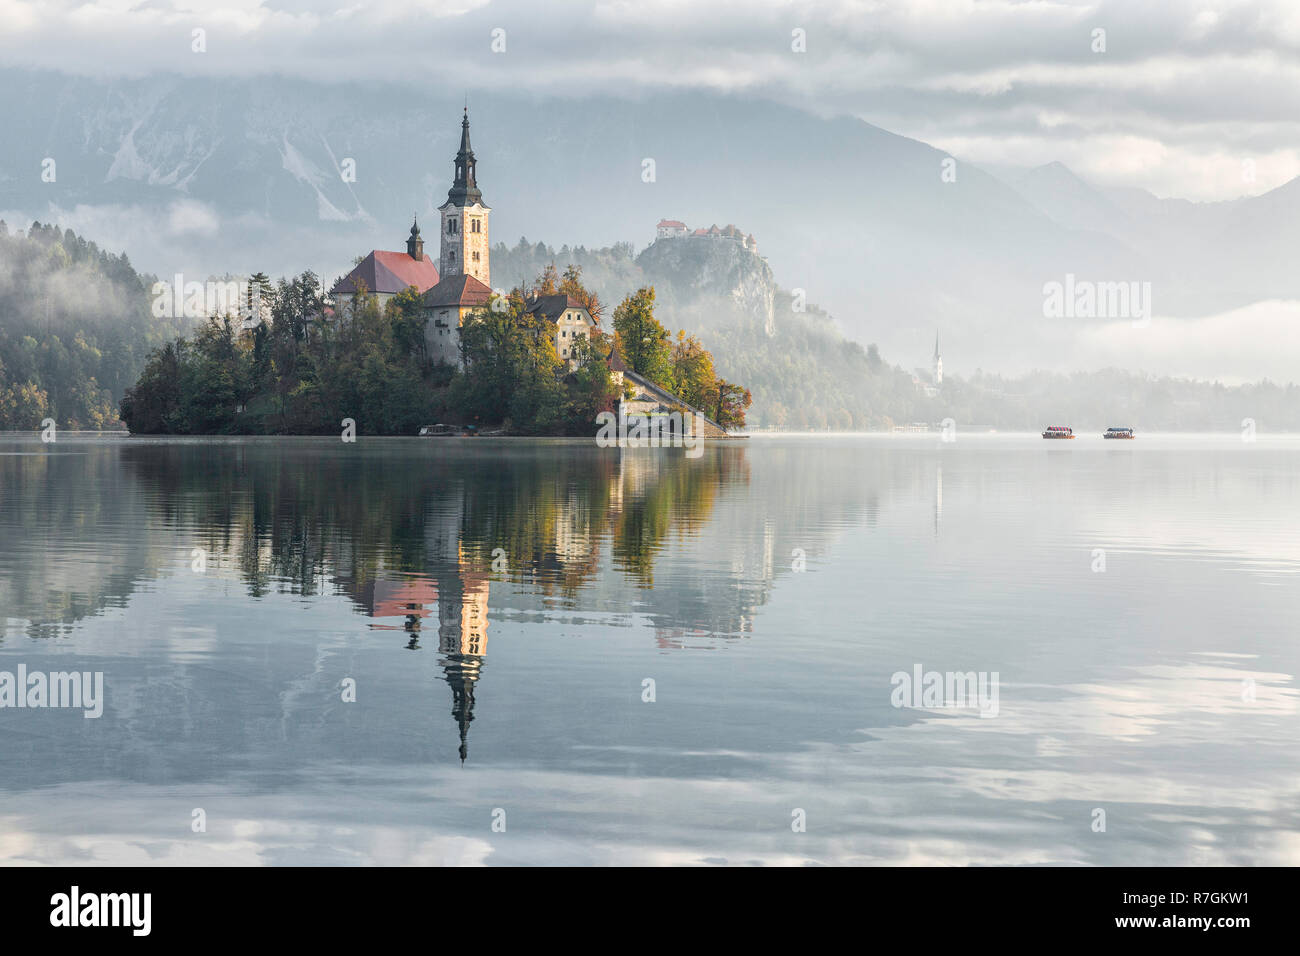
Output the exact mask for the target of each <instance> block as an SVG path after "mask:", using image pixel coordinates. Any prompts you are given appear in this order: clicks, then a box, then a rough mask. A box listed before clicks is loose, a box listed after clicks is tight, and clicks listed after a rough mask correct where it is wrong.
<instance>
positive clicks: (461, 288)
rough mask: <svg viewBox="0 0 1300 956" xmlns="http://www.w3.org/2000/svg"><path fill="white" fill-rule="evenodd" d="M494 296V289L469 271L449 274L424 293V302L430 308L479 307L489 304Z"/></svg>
mask: <svg viewBox="0 0 1300 956" xmlns="http://www.w3.org/2000/svg"><path fill="white" fill-rule="evenodd" d="M491 298H492V290H491V289H490V288H488V287H487V286H485V285H484V284H483V283H482V282H479V280H478V279H475V278H474V277H473V276H472V275H469V274H468V273H464V272H463V273H461V274H460V275H454V276H448V277H447V278H445V279H443V280H442V281H441V282H439V283H438V284H437V285H435V286H434V287H433V288H432V289H430V290H429V291H428V292H426V293H425V294H424V298H423V300H422V301H423V302H424V304H425V305H426V306H428V307H429V308H437V307H439V306H444V305H459V306H470V307H473V308H477V307H478V306H481V305H487V304H488V302H489V301H490V300H491Z"/></svg>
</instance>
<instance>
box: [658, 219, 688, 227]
mask: <svg viewBox="0 0 1300 956" xmlns="http://www.w3.org/2000/svg"><path fill="white" fill-rule="evenodd" d="M665 226H672V227H674V228H676V229H685V228H686V223H684V222H678V221H677V220H676V219H660V220H659V227H660V228H663V227H665Z"/></svg>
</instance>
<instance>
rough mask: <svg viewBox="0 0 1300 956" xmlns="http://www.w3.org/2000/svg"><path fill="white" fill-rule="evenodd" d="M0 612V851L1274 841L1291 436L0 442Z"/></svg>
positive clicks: (1269, 851) (583, 849)
mask: <svg viewBox="0 0 1300 956" xmlns="http://www.w3.org/2000/svg"><path fill="white" fill-rule="evenodd" d="M0 624H2V625H3V627H2V629H0V671H7V672H11V673H15V674H16V673H17V670H18V668H19V666H20V665H23V666H25V668H26V670H27V671H28V672H29V673H30V672H34V671H42V672H53V671H71V670H77V671H86V672H102V673H103V675H104V676H103V681H104V692H103V714H102V716H101V717H99V718H98V719H86V718H85V717H84V716H83V712H82V711H81V710H79V709H55V708H43V709H42V708H31V707H28V708H16V707H7V708H4V709H0V862H4V863H9V864H17V863H63V864H74V865H82V864H95V863H105V864H107V863H124V864H202V865H220V864H253V863H264V864H307V863H310V864H315V863H323V864H371V863H381V864H424V863H449V864H455V863H493V864H533V863H575V864H587V863H596V864H607V863H650V864H664V863H725V864H749V863H761V864H805V863H828V864H835V863H881V864H904V863H907V864H933V863H956V864H967V863H978V864H1119V865H1128V864H1173V865H1200V864H1220V863H1225V864H1293V865H1294V864H1297V863H1300V745H1298V743H1297V741H1298V740H1300V719H1298V707H1297V705H1298V701H1300V694H1298V688H1297V683H1296V674H1297V671H1298V670H1300V439H1297V438H1292V437H1282V438H1279V437H1268V436H1265V435H1262V434H1261V435H1259V436H1258V439H1257V441H1255V442H1253V443H1246V442H1243V441H1242V440H1241V438H1240V437H1239V436H1236V435H1230V436H1177V437H1175V436H1149V435H1142V436H1140V437H1139V439H1138V440H1137V441H1135V442H1103V441H1102V440H1100V438H1099V437H1098V436H1095V435H1093V436H1086V437H1081V438H1080V439H1078V440H1076V441H1073V442H1044V441H1042V440H1041V439H1039V438H1038V437H1037V436H1003V435H990V436H973V435H969V436H968V435H959V436H958V440H957V441H956V442H953V443H942V442H940V441H939V440H938V436H937V435H916V436H911V435H909V436H889V435H879V436H859V437H852V436H846V437H806V436H790V437H764V438H753V439H750V440H748V441H743V442H729V443H720V444H714V445H710V446H708V447H707V448H706V449H705V453H704V454H703V456H702V457H699V458H696V459H689V458H686V457H684V456H683V453H682V451H681V450H680V449H662V450H656V449H644V450H625V451H619V450H618V449H601V448H597V447H595V446H594V444H593V443H591V442H562V441H522V440H518V441H510V440H492V439H470V440H461V439H433V440H418V439H410V440H407V439H366V438H362V439H360V440H359V441H358V442H357V443H355V444H344V443H342V442H340V441H338V440H325V439H319V440H317V439H289V440H286V439H274V440H268V439H255V440H229V441H221V440H193V441H151V440H142V439H121V438H118V439H98V438H95V439H90V438H86V439H78V438H77V437H75V436H63V435H61V436H60V438H59V441H58V442H57V443H56V444H42V443H41V442H40V440H39V438H38V437H36V436H32V437H27V436H21V437H16V436H12V435H10V436H0ZM918 666H919V667H920V668H921V669H922V671H923V672H928V671H937V672H940V673H945V672H956V673H967V672H974V673H976V674H982V675H986V676H988V677H989V679H990V680H991V679H992V678H991V675H993V674H994V673H996V674H997V675H998V685H997V689H998V696H997V706H996V715H994V714H993V713H992V712H987V713H986V715H984V716H982V715H981V712H980V711H979V709H977V708H975V707H971V706H967V707H953V706H928V707H926V706H911V704H912V703H913V701H912V699H911V698H910V697H909V698H907V699H906V700H905V701H903V703H905V704H906V706H895V703H896V702H897V701H896V700H895V697H896V694H895V690H896V688H895V681H894V676H893V675H895V674H897V673H899V672H902V673H904V674H908V675H911V674H913V673H915V669H916V668H917V667H918ZM649 682H653V683H649ZM353 686H354V687H355V700H345V697H348V696H351V693H352V692H351V691H350V690H349V688H351V687H353ZM650 696H653V700H647V699H645V698H647V697H650ZM931 703H933V702H931ZM949 703H951V701H949ZM986 711H987V708H986ZM196 810H201V811H202V813H201V815H198V816H196V813H195V811H196ZM1098 811H1104V824H1105V830H1104V832H1099V831H1098V830H1097V827H1098V825H1099V821H1100V820H1101V819H1102V818H1101V817H1100V816H1099V815H1098ZM196 819H201V820H202V821H203V822H204V824H205V827H206V829H205V830H204V832H195V827H196V826H198V824H197V823H196V822H195V821H196ZM801 820H803V821H805V825H806V829H805V832H796V831H797V830H798V829H799V824H800V821H801ZM494 822H495V824H496V828H495V829H494ZM503 824H504V832H502V825H503Z"/></svg>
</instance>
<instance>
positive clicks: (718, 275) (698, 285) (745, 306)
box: [636, 236, 776, 336]
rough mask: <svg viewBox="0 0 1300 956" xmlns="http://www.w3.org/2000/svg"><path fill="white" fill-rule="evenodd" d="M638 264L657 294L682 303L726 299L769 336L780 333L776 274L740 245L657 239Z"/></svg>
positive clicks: (727, 241)
mask: <svg viewBox="0 0 1300 956" xmlns="http://www.w3.org/2000/svg"><path fill="white" fill-rule="evenodd" d="M636 261H637V265H639V266H640V267H641V269H642V271H643V272H644V273H645V275H646V278H647V279H648V280H649V281H650V282H653V283H654V284H655V287H656V289H660V288H662V289H665V290H672V295H673V296H674V297H675V298H676V299H677V300H678V303H679V304H685V303H686V302H687V301H689V300H691V299H699V298H708V297H721V298H723V299H724V300H730V301H731V302H732V303H733V304H734V305H735V306H736V308H737V309H738V310H739V311H740V313H741V314H742V315H744V316H745V317H746V318H748V319H751V320H753V321H755V322H756V323H757V324H759V325H761V327H762V328H763V330H764V331H765V332H766V333H767V334H768V335H769V336H772V335H775V334H776V308H775V301H776V280H775V279H774V278H773V276H772V269H771V268H770V267H769V266H768V264H767V262H766V261H765V260H763V259H761V258H760V257H759V256H758V255H756V254H755V253H753V252H750V251H749V250H748V249H746V248H744V246H742V245H741V244H740V243H739V242H736V241H734V240H732V239H709V238H705V237H703V236H683V237H681V238H677V239H658V240H656V241H655V242H653V243H651V244H650V246H649V247H647V248H646V249H645V251H644V252H642V253H641V254H640V255H639V256H637V260H636Z"/></svg>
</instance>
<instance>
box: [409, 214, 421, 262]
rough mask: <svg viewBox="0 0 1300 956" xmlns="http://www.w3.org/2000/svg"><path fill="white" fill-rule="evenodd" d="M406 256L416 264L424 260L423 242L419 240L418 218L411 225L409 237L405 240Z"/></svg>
mask: <svg viewBox="0 0 1300 956" xmlns="http://www.w3.org/2000/svg"><path fill="white" fill-rule="evenodd" d="M406 254H407V255H408V256H410V257H411V258H412V259H414V260H415V261H416V262H421V261H423V259H424V240H423V239H421V238H420V217H419V216H418V215H417V216H416V217H415V221H414V222H413V223H412V224H411V237H410V238H409V239H407V240H406Z"/></svg>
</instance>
